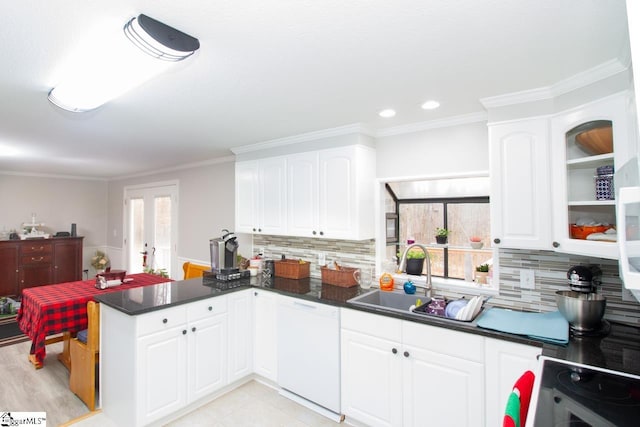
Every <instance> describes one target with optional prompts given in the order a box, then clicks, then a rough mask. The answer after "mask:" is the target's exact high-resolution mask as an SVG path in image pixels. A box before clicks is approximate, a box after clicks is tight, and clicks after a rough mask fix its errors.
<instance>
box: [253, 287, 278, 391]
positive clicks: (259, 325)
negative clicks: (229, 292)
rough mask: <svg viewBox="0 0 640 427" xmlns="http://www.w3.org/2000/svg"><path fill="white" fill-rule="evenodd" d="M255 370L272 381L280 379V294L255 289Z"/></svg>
mask: <svg viewBox="0 0 640 427" xmlns="http://www.w3.org/2000/svg"><path fill="white" fill-rule="evenodd" d="M251 292H253V309H254V313H253V370H254V372H255V373H256V374H258V375H261V376H263V377H265V378H267V379H269V380H271V381H274V382H275V381H277V379H278V372H277V370H278V346H277V343H278V331H277V323H276V322H277V303H278V294H276V293H273V292H269V291H263V290H259V289H253V290H252V291H251Z"/></svg>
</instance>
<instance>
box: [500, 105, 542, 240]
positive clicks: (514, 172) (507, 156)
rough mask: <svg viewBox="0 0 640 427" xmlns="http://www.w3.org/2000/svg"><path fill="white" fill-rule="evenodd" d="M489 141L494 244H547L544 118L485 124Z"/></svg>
mask: <svg viewBox="0 0 640 427" xmlns="http://www.w3.org/2000/svg"><path fill="white" fill-rule="evenodd" d="M489 141H490V144H489V149H490V163H491V236H492V239H493V243H494V245H495V246H498V247H501V248H517V249H550V248H551V227H550V224H551V195H550V193H549V192H550V184H549V175H550V170H549V120H548V118H546V117H545V118H536V119H528V120H519V121H512V122H505V123H498V124H492V125H489Z"/></svg>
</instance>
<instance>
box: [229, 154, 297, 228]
mask: <svg viewBox="0 0 640 427" xmlns="http://www.w3.org/2000/svg"><path fill="white" fill-rule="evenodd" d="M235 178H236V183H235V194H236V205H235V209H236V229H235V231H237V232H242V233H263V234H285V232H286V218H287V212H286V159H285V158H284V157H274V158H269V159H262V160H251V161H244V162H237V163H236V171H235Z"/></svg>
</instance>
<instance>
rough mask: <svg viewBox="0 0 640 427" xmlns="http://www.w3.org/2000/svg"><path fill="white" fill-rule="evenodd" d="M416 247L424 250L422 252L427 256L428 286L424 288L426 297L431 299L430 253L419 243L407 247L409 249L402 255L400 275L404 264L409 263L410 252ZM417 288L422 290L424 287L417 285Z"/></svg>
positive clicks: (399, 266)
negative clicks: (408, 255)
mask: <svg viewBox="0 0 640 427" xmlns="http://www.w3.org/2000/svg"><path fill="white" fill-rule="evenodd" d="M414 247H418V248H420V249H422V251H423V252H424V254H425V258H426V261H427V283H426V286H424V295H425V296H426V297H428V298H431V289H432V285H431V259H430V258H429V252H427V248H426V247H424V246H423V245H421V244H419V243H413V244H411V245H409V246H407V248H406V249H405V250H404V253H403V254H402V258H400V264H399V265H398V273H402V272H403V271H404V264H405V263H406V262H407V254H408V253H409V250H411V248H414ZM416 287H417V288H422V287H423V286H419V285H416Z"/></svg>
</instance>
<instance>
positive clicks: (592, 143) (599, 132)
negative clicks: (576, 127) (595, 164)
mask: <svg viewBox="0 0 640 427" xmlns="http://www.w3.org/2000/svg"><path fill="white" fill-rule="evenodd" d="M576 143H577V144H578V145H579V146H580V147H582V148H583V149H584V150H585V151H586V152H587V153H589V154H591V155H593V156H595V155H597V154H607V153H613V130H612V128H611V126H606V127H600V128H595V129H590V130H586V131H584V132H580V133H579V134H577V135H576Z"/></svg>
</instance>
